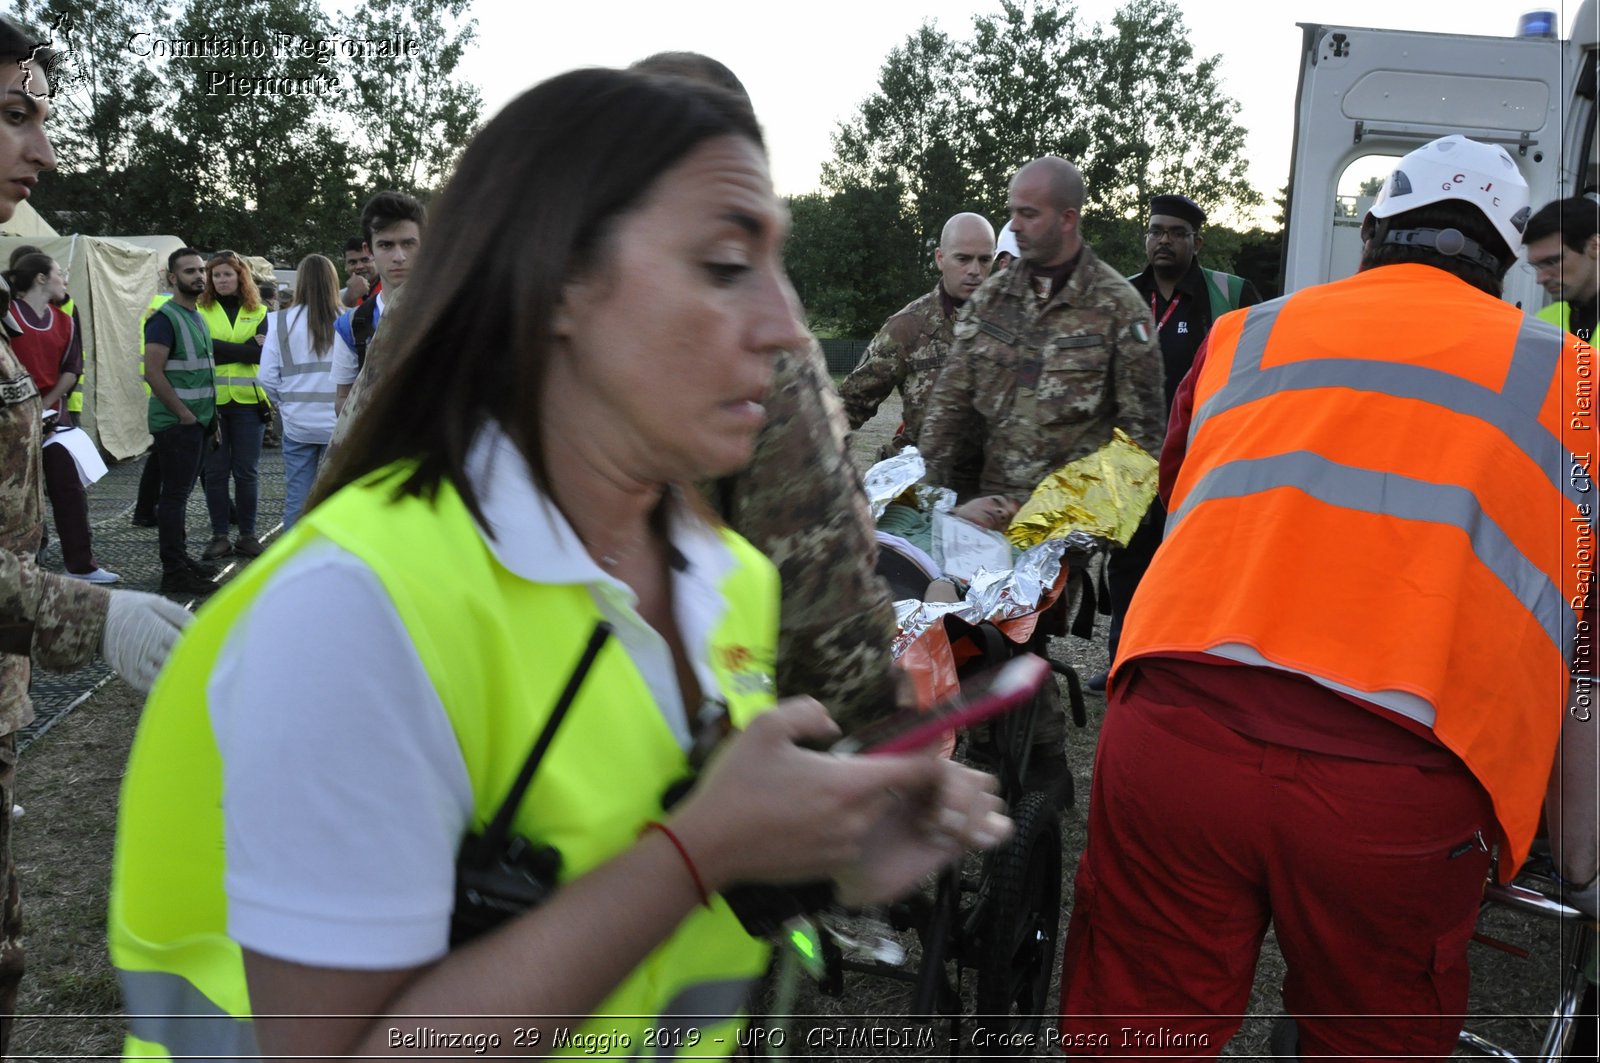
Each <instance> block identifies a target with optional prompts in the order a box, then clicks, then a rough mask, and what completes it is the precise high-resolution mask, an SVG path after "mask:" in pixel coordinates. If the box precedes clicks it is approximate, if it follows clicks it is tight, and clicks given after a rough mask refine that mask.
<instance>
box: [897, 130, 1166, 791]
mask: <svg viewBox="0 0 1600 1063" xmlns="http://www.w3.org/2000/svg"><path fill="white" fill-rule="evenodd" d="M1007 200H1008V205H1009V207H1010V210H1011V225H1010V229H1011V231H1012V232H1013V233H1014V234H1015V235H1016V238H1017V248H1018V251H1019V253H1020V255H1021V260H1020V261H1019V262H1016V263H1013V264H1012V266H1011V268H1010V269H1007V270H1005V271H1004V272H1001V273H997V274H995V275H994V276H993V277H991V278H990V279H989V281H988V282H987V283H986V284H984V285H983V286H982V287H981V288H979V289H978V291H977V292H976V293H975V294H974V295H973V296H972V298H971V299H970V300H968V302H967V308H966V309H965V310H964V311H962V314H961V317H960V319H959V320H958V321H957V322H956V323H955V342H954V344H953V345H952V346H951V349H950V356H949V358H948V359H947V360H946V362H945V366H944V368H943V369H942V370H941V371H940V373H939V379H938V381H937V382H936V383H935V384H934V388H933V394H932V395H930V396H929V398H928V403H927V413H926V416H925V419H924V421H923V424H922V436H921V450H922V455H923V458H924V459H925V460H926V461H927V466H928V471H927V477H926V478H927V481H928V482H929V483H933V484H942V485H944V486H946V487H951V488H954V489H955V491H956V493H957V494H958V495H959V496H960V498H961V499H962V500H966V499H969V498H972V497H974V496H978V495H1005V496H1007V497H1009V498H1012V499H1015V500H1016V501H1019V502H1020V501H1025V500H1026V499H1027V497H1028V495H1029V494H1031V493H1032V491H1033V489H1034V487H1035V486H1036V485H1037V484H1038V483H1039V481H1040V480H1042V479H1043V478H1044V477H1045V475H1046V474H1048V473H1050V472H1051V471H1052V470H1054V469H1057V468H1060V467H1061V466H1062V465H1065V464H1066V463H1067V462H1069V461H1072V460H1074V459H1076V458H1081V457H1083V456H1084V455H1086V454H1089V453H1092V452H1093V451H1095V450H1098V449H1099V448H1100V447H1101V446H1103V445H1104V444H1105V443H1106V442H1107V441H1109V440H1110V439H1111V430H1112V429H1113V428H1121V429H1123V430H1124V431H1125V432H1127V433H1128V435H1130V436H1131V437H1133V439H1134V441H1135V442H1137V443H1138V444H1139V445H1140V446H1142V447H1144V448H1145V450H1147V451H1149V452H1150V453H1151V454H1152V455H1157V454H1160V453H1161V443H1162V439H1163V437H1164V435H1165V433H1166V417H1165V395H1164V392H1163V390H1162V367H1161V350H1160V348H1159V347H1157V346H1156V340H1155V336H1156V332H1155V322H1154V320H1153V319H1152V318H1151V317H1150V308H1149V306H1148V305H1146V303H1145V302H1144V301H1143V300H1142V299H1140V298H1139V293H1138V292H1136V291H1134V290H1133V286H1132V285H1130V284H1129V283H1128V282H1127V281H1126V280H1124V279H1123V278H1122V275H1121V274H1120V273H1118V272H1117V271H1116V270H1114V269H1112V268H1111V267H1110V266H1108V265H1106V264H1105V263H1104V262H1102V261H1101V260H1100V258H1099V257H1098V256H1097V255H1095V253H1094V251H1092V250H1091V249H1090V248H1089V246H1088V245H1087V244H1086V243H1084V241H1083V237H1082V236H1081V234H1080V233H1079V232H1078V220H1079V215H1080V212H1081V211H1082V209H1083V175H1082V174H1080V173H1079V172H1078V168H1077V167H1076V166H1074V165H1073V164H1072V163H1070V162H1068V161H1067V160H1066V159H1061V158H1057V157H1055V156H1046V157H1044V158H1042V159H1035V160H1034V161H1033V162H1030V163H1028V164H1027V165H1026V166H1024V167H1023V168H1022V169H1020V170H1018V171H1017V174H1016V176H1015V177H1013V178H1012V179H1011V188H1010V192H1009V194H1008V197H1007ZM1047 691H1048V693H1049V694H1054V693H1055V691H1054V689H1053V688H1047ZM1051 701H1052V704H1051V705H1050V706H1049V709H1048V711H1046V712H1045V713H1043V714H1042V716H1041V717H1040V719H1039V720H1038V723H1037V729H1036V730H1035V732H1034V739H1035V742H1036V743H1037V744H1038V745H1039V746H1042V747H1044V748H1043V749H1042V751H1041V750H1040V749H1036V750H1035V752H1034V756H1033V757H1032V758H1031V759H1030V762H1029V764H1030V766H1029V769H1028V770H1029V774H1030V776H1033V777H1032V778H1030V779H1028V780H1025V781H1026V782H1027V783H1028V785H1029V787H1030V788H1040V789H1047V790H1052V791H1054V792H1055V794H1056V796H1057V797H1058V799H1059V800H1062V801H1065V800H1066V799H1067V798H1068V796H1069V795H1070V793H1071V790H1070V785H1069V776H1068V772H1067V763H1066V756H1065V751H1064V749H1063V744H1062V743H1063V740H1064V739H1065V737H1066V727H1065V723H1064V720H1063V717H1062V715H1061V711H1060V708H1059V702H1056V701H1055V699H1053V698H1052V699H1051ZM1041 752H1042V755H1041Z"/></svg>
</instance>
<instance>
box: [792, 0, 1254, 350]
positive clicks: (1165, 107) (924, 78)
mask: <svg viewBox="0 0 1600 1063" xmlns="http://www.w3.org/2000/svg"><path fill="white" fill-rule="evenodd" d="M1218 62H1219V61H1218V58H1217V57H1215V56H1213V57H1210V58H1199V57H1197V56H1196V54H1195V51H1194V48H1193V46H1192V45H1191V44H1190V42H1189V35H1188V27H1187V26H1186V25H1185V24H1184V21H1183V16H1182V14H1181V12H1180V11H1179V10H1178V8H1177V6H1176V4H1175V3H1174V2H1173V0H1128V2H1126V3H1125V4H1124V5H1123V6H1122V7H1121V8H1120V9H1118V11H1117V12H1116V14H1115V15H1114V16H1113V17H1112V18H1111V20H1110V23H1109V24H1108V25H1097V26H1094V27H1092V29H1090V30H1088V31H1085V30H1084V29H1082V28H1081V27H1080V25H1079V21H1078V13H1077V10H1076V8H1075V7H1074V6H1073V4H1072V3H1071V0H1000V6H999V10H998V11H997V12H994V13H992V14H984V15H979V16H977V17H975V18H974V19H973V22H972V33H971V36H970V38H968V39H966V40H958V39H955V38H952V37H951V36H949V35H948V34H946V33H944V32H942V31H940V30H938V29H937V28H936V27H934V26H932V25H930V24H924V25H923V26H922V27H921V28H919V29H918V30H917V31H915V32H914V33H912V34H911V35H910V36H908V37H907V38H906V40H905V42H904V43H903V44H901V45H900V46H898V47H897V48H895V49H894V50H893V51H891V52H890V53H889V56H888V58H887V59H886V60H885V61H884V65H883V69H882V71H881V72H880V74H879V78H878V85H877V88H876V89H875V90H874V91H873V92H872V94H871V95H870V96H868V97H867V99H866V100H864V101H863V102H862V103H861V105H860V107H859V108H858V110H857V112H856V114H854V115H853V116H852V117H851V118H849V119H848V120H847V121H845V122H843V123H841V125H840V127H839V129H838V131H837V132H836V134H835V136H834V156H833V159H832V160H831V162H829V163H828V164H827V165H826V166H824V168H823V186H824V188H825V189H826V190H827V192H829V193H831V196H824V197H822V198H821V199H818V200H816V201H814V202H810V203H808V204H807V206H806V209H807V210H808V211H809V212H811V213H812V214H813V215H816V217H814V219H813V220H812V221H810V222H808V223H807V225H808V227H810V228H812V229H815V230H817V231H827V232H830V233H836V234H837V238H838V239H840V240H850V239H853V240H854V241H855V244H854V245H852V247H850V248H847V247H845V246H844V245H837V246H836V247H835V250H834V252H833V253H832V257H834V258H836V259H839V258H842V259H843V260H844V261H851V262H853V261H856V260H857V259H859V258H861V257H862V252H861V250H857V249H864V248H866V247H867V246H868V245H877V244H879V243H880V240H879V236H880V231H879V230H877V229H871V228H866V227H857V228H856V229H855V230H854V234H853V236H852V230H851V228H850V226H849V225H848V224H843V223H839V224H836V223H834V222H832V221H826V222H825V221H824V220H823V219H822V218H821V217H820V215H821V214H822V213H824V212H826V211H828V210H836V211H838V212H839V213H840V214H841V215H848V214H849V213H850V212H852V211H858V210H859V209H860V205H861V202H862V201H863V198H862V197H865V196H867V195H868V193H869V192H871V191H872V190H884V189H889V188H896V189H898V190H899V196H900V199H899V202H898V213H897V214H896V217H897V218H898V219H900V220H902V221H906V222H909V223H911V224H912V225H913V226H914V227H915V230H916V231H917V232H918V233H920V234H921V239H922V245H921V246H920V247H919V248H918V256H925V255H926V254H928V253H930V252H931V250H932V247H933V242H934V240H935V239H936V238H937V234H938V232H939V229H940V227H941V226H942V224H943V222H944V220H945V218H947V217H949V216H950V215H951V214H954V213H956V212H958V211H962V210H975V211H978V212H980V213H983V214H984V215H985V216H987V217H990V218H999V217H1001V216H1003V215H1004V212H1005V203H1006V187H1007V184H1008V183H1009V181H1010V179H1011V176H1012V174H1014V173H1015V172H1016V170H1017V168H1018V167H1019V166H1020V165H1022V164H1023V163H1025V162H1027V161H1028V160H1030V159H1035V158H1038V157H1039V156H1041V155H1062V156H1064V157H1066V158H1069V159H1072V160H1073V161H1075V162H1077V163H1078V164H1079V167H1080V168H1081V169H1082V170H1083V172H1084V178H1085V184H1086V188H1087V202H1086V204H1085V208H1084V213H1083V219H1084V220H1083V230H1084V233H1085V235H1086V237H1087V238H1088V239H1089V241H1090V242H1091V243H1092V244H1094V246H1095V248H1096V251H1097V252H1098V253H1100V254H1101V256H1102V257H1104V258H1105V259H1107V261H1110V262H1112V263H1114V264H1116V265H1117V266H1119V267H1122V268H1138V266H1139V265H1140V264H1142V263H1143V261H1144V251H1143V240H1142V238H1141V237H1140V235H1139V233H1140V230H1141V229H1142V228H1143V225H1144V221H1145V212H1146V211H1147V209H1148V205H1149V200H1150V196H1151V195H1152V194H1153V193H1157V192H1163V191H1181V192H1184V193H1185V194H1187V195H1190V196H1193V197H1194V198H1195V199H1197V200H1199V201H1200V202H1202V203H1204V204H1205V205H1206V208H1207V210H1208V211H1210V212H1213V213H1216V212H1219V211H1223V210H1225V209H1227V208H1229V207H1233V208H1245V207H1250V206H1254V205H1255V204H1257V203H1259V202H1260V201H1261V197H1260V195H1259V193H1257V192H1256V191H1255V189H1253V188H1252V187H1251V186H1250V185H1249V183H1248V182H1247V181H1246V179H1245V163H1244V159H1243V147H1244V135H1245V134H1244V129H1243V127H1241V126H1240V125H1239V123H1238V118H1237V116H1238V112H1239V105H1238V104H1237V102H1235V101H1234V100H1232V99H1230V98H1229V97H1228V96H1227V95H1226V94H1225V93H1224V92H1223V91H1222V86H1221V82H1220V80H1219V78H1218V74H1217V70H1218ZM847 193H848V194H850V196H853V197H854V198H853V199H845V198H841V197H844V196H845V195H846V194H847ZM879 206H880V209H888V208H892V207H893V206H894V205H893V204H888V203H886V202H884V201H880V203H879ZM800 239H801V226H800V225H799V224H797V225H796V227H795V238H794V241H793V242H795V243H798V242H799V241H800ZM807 254H808V252H805V251H799V252H797V253H796V256H797V258H798V259H799V260H800V261H802V262H804V261H805V259H806V256H807ZM918 256H913V257H914V259H915V260H916V261H917V262H918V264H919V266H920V257H918ZM870 257H873V258H874V259H875V260H876V261H877V263H878V267H879V268H880V269H885V268H887V269H888V271H889V272H890V273H892V274H893V275H894V276H896V277H900V278H901V280H899V281H897V282H895V283H893V284H888V283H884V284H877V285H872V286H870V287H869V288H867V289H863V288H861V287H856V288H852V289H849V290H846V289H844V288H842V287H840V286H836V285H832V284H830V283H827V282H826V281H825V279H823V278H820V277H819V283H818V284H817V285H816V286H814V287H812V288H811V290H810V293H809V296H810V297H809V298H808V299H807V304H806V305H807V307H808V309H809V310H810V311H811V312H813V313H814V314H816V315H818V317H819V318H822V319H827V320H830V321H855V322H862V321H866V320H869V319H871V320H873V322H874V323H873V325H872V327H873V328H876V325H877V323H880V322H882V320H883V319H884V318H885V317H887V316H888V315H889V314H890V313H892V312H893V311H895V310H896V309H898V308H899V307H900V306H901V305H902V304H903V303H905V302H906V301H907V300H909V299H910V298H912V297H914V296H915V295H916V294H918V291H919V290H920V288H921V287H922V283H921V280H920V278H921V277H923V276H925V275H926V271H925V270H920V271H919V270H903V269H901V268H900V267H899V266H898V264H895V263H891V262H888V260H887V259H885V258H883V257H882V256H881V255H876V254H875V255H873V256H870ZM802 268H803V267H802ZM802 291H805V286H802ZM863 291H873V292H876V293H877V294H875V295H871V296H867V297H864V296H863V295H862V292H863ZM864 299H865V302H864ZM858 334H859V333H858Z"/></svg>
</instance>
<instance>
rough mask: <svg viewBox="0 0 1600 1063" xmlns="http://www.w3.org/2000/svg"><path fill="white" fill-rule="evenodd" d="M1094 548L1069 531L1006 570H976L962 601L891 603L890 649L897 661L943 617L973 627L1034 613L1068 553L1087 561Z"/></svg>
mask: <svg viewBox="0 0 1600 1063" xmlns="http://www.w3.org/2000/svg"><path fill="white" fill-rule="evenodd" d="M1096 545H1097V544H1096V542H1095V539H1094V537H1093V536H1090V535H1088V534H1086V533H1083V532H1073V533H1071V534H1070V535H1067V536H1064V537H1063V538H1060V539H1050V540H1047V541H1046V542H1042V543H1040V544H1039V545H1038V546H1035V547H1031V548H1030V549H1028V550H1025V551H1023V553H1022V556H1020V557H1018V558H1017V560H1016V564H1015V565H1014V566H1013V567H1012V568H1011V569H1010V570H1009V571H1005V572H990V571H989V570H987V569H980V570H979V571H978V573H977V574H976V575H975V576H973V578H972V586H971V587H970V588H968V590H967V597H966V600H965V601H960V602H922V601H917V600H916V599H915V598H908V599H906V600H904V601H899V602H895V603H894V613H895V619H896V620H897V621H898V622H899V624H900V632H899V634H897V635H896V636H895V639H894V643H893V646H892V647H891V651H892V652H893V654H894V655H895V656H896V657H899V656H900V654H901V653H902V652H903V651H904V650H905V648H906V647H907V646H909V645H910V644H911V643H912V642H913V641H915V640H916V638H917V636H918V635H920V634H922V633H923V632H924V631H926V630H927V629H928V628H930V627H932V626H933V625H934V624H936V623H938V622H940V621H941V620H943V619H944V618H945V617H947V616H958V617H960V618H961V619H963V620H965V621H967V622H968V623H969V624H974V625H976V624H980V623H982V622H983V621H985V620H989V621H998V620H1011V619H1013V618H1015V617H1019V616H1026V615H1027V614H1029V613H1031V612H1034V611H1035V610H1037V609H1038V608H1039V603H1040V601H1042V600H1043V598H1044V596H1045V593H1046V592H1047V591H1048V590H1049V589H1050V588H1051V587H1053V586H1055V582H1056V578H1057V577H1058V576H1059V575H1060V574H1061V565H1062V559H1063V558H1065V557H1067V556H1068V555H1069V554H1070V555H1073V556H1078V557H1083V558H1087V557H1088V556H1089V555H1090V554H1091V553H1093V552H1094V550H1095V548H1096Z"/></svg>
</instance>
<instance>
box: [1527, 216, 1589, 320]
mask: <svg viewBox="0 0 1600 1063" xmlns="http://www.w3.org/2000/svg"><path fill="white" fill-rule="evenodd" d="M1522 242H1523V243H1524V244H1526V245H1527V248H1528V265H1530V266H1532V267H1533V271H1534V276H1535V278H1537V280H1538V281H1539V283H1540V284H1541V285H1543V286H1544V290H1545V291H1547V292H1549V293H1550V294H1551V295H1552V296H1554V297H1555V299H1556V301H1555V302H1553V303H1551V304H1550V305H1549V306H1547V307H1545V308H1544V309H1543V310H1541V311H1539V317H1541V318H1543V319H1544V320H1546V321H1548V322H1550V323H1551V324H1553V325H1558V326H1560V327H1561V328H1564V329H1566V330H1567V331H1568V332H1571V333H1573V334H1574V335H1576V336H1578V337H1580V338H1582V339H1585V340H1592V339H1593V338H1594V327H1595V319H1596V317H1597V316H1600V193H1596V192H1590V193H1588V194H1587V195H1582V196H1575V197H1573V198H1572V199H1558V200H1556V201H1555V202H1554V203H1547V204H1545V205H1544V206H1543V207H1541V208H1539V212H1538V213H1537V214H1535V215H1534V216H1533V217H1531V218H1529V219H1528V227H1527V229H1526V230H1524V231H1523V234H1522Z"/></svg>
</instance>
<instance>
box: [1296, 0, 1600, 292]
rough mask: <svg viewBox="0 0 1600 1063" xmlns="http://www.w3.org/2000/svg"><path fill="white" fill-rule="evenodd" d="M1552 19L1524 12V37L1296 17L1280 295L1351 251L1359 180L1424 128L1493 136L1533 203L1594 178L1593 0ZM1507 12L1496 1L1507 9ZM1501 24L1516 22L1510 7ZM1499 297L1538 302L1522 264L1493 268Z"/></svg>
mask: <svg viewBox="0 0 1600 1063" xmlns="http://www.w3.org/2000/svg"><path fill="white" fill-rule="evenodd" d="M1562 6H1563V7H1564V9H1565V10H1566V11H1571V10H1572V8H1573V7H1576V8H1577V13H1576V15H1574V16H1572V19H1571V22H1570V24H1569V25H1568V27H1567V36H1566V38H1565V39H1557V37H1556V36H1555V34H1557V33H1559V32H1560V30H1561V26H1560V24H1559V23H1560V19H1561V17H1562V16H1561V14H1560V13H1557V12H1545V13H1535V14H1530V15H1527V16H1524V17H1523V19H1522V20H1521V26H1519V27H1518V28H1521V29H1523V30H1524V32H1531V33H1540V32H1541V31H1543V32H1544V33H1547V34H1549V35H1548V36H1520V37H1469V36H1465V35H1461V34H1451V33H1413V32H1404V31H1399V30H1380V29H1361V28H1358V27H1353V26H1323V25H1313V24H1310V23H1305V22H1302V23H1299V25H1300V28H1301V30H1302V31H1303V34H1304V38H1303V39H1304V49H1303V53H1302V56H1301V66H1300V90H1299V95H1298V98H1297V100H1296V109H1295V137H1294V143H1295V149H1294V159H1293V162H1292V164H1291V168H1290V171H1289V225H1288V232H1287V234H1286V235H1285V238H1284V259H1285V269H1284V291H1286V292H1292V291H1295V290H1297V289H1299V288H1304V287H1305V286H1307V285H1309V284H1318V283H1321V282H1323V281H1328V280H1334V279H1337V278H1339V277H1347V276H1349V275H1351V274H1352V273H1354V272H1355V271H1356V266H1357V264H1358V262H1359V261H1360V257H1361V239H1360V226H1361V219H1362V217H1363V216H1364V215H1365V214H1366V210H1367V207H1369V206H1370V205H1371V203H1372V197H1371V196H1359V195H1356V194H1354V193H1355V191H1356V186H1357V180H1358V179H1359V178H1360V177H1366V176H1372V175H1377V174H1381V173H1384V172H1387V170H1388V168H1389V167H1391V166H1392V165H1393V163H1394V160H1395V158H1396V157H1398V156H1401V155H1404V154H1405V153H1406V152H1408V151H1410V150H1411V149H1412V148H1415V147H1417V146H1418V145H1420V144H1423V143H1425V142H1427V141H1429V140H1432V139H1434V138H1435V137H1440V136H1444V135H1446V134H1449V133H1461V134H1463V135H1464V136H1468V137H1471V138H1473V139H1474V140H1482V141H1487V142H1490V143H1495V144H1501V145H1503V146H1504V147H1505V149H1506V150H1507V151H1508V152H1510V154H1511V157H1512V158H1513V159H1515V160H1516V162H1517V165H1518V167H1519V168H1520V169H1521V171H1522V175H1523V176H1524V177H1525V178H1527V181H1528V187H1529V190H1530V192H1531V194H1532V204H1533V209H1535V210H1537V209H1538V208H1540V207H1542V206H1544V205H1545V204H1546V203H1548V202H1550V201H1551V200H1553V199H1560V198H1563V197H1565V196H1574V195H1578V194H1580V193H1581V192H1583V191H1584V190H1585V189H1587V188H1590V187H1592V186H1596V185H1600V151H1597V143H1600V141H1597V134H1596V129H1595V97H1596V88H1595V82H1596V54H1597V47H1600V0H1583V2H1582V3H1581V4H1576V5H1573V4H1566V5H1562ZM1508 7H1509V5H1508ZM1509 10H1510V11H1511V12H1512V14H1508V16H1507V17H1508V19H1510V20H1512V25H1513V26H1517V21H1516V19H1515V14H1514V12H1515V10H1516V9H1515V8H1509ZM1505 297H1506V299H1508V300H1509V301H1511V302H1513V303H1516V304H1517V305H1519V306H1523V307H1525V308H1527V309H1529V310H1537V309H1539V308H1540V307H1542V306H1544V305H1545V303H1546V302H1548V301H1549V300H1548V297H1547V296H1546V295H1545V293H1544V291H1543V290H1542V289H1541V288H1540V287H1539V286H1538V285H1537V284H1535V283H1534V280H1533V270H1532V269H1531V268H1529V267H1528V266H1527V264H1526V262H1525V261H1524V262H1522V263H1519V264H1518V265H1516V266H1514V267H1512V269H1511V272H1510V273H1508V274H1507V275H1506V288H1505Z"/></svg>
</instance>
